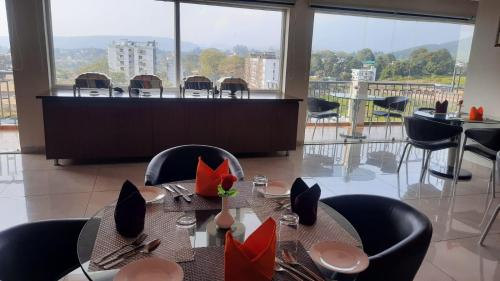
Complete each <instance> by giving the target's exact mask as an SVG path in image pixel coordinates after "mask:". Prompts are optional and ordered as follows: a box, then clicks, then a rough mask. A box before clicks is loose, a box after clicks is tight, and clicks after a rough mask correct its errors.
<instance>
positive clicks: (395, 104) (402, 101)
mask: <svg viewBox="0 0 500 281" xmlns="http://www.w3.org/2000/svg"><path fill="white" fill-rule="evenodd" d="M409 100H410V99H409V98H408V97H401V96H393V97H386V98H384V99H383V100H374V101H373V112H372V114H371V115H370V124H369V126H368V133H370V131H371V129H372V120H373V117H374V116H377V117H384V118H385V137H386V138H387V130H389V131H390V132H391V133H392V129H391V126H389V123H390V121H391V118H400V119H401V136H402V137H403V136H404V132H403V122H404V119H403V115H404V112H405V109H406V105H407V104H408V101H409ZM375 106H378V107H381V108H383V109H385V110H375Z"/></svg>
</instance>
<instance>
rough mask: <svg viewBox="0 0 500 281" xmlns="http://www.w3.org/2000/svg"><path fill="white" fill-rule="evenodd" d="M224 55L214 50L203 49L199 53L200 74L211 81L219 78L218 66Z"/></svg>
mask: <svg viewBox="0 0 500 281" xmlns="http://www.w3.org/2000/svg"><path fill="white" fill-rule="evenodd" d="M225 57H226V55H225V54H224V53H223V52H221V51H219V50H217V49H215V48H211V49H205V50H203V51H202V52H201V53H200V74H201V75H204V76H207V77H208V78H210V79H211V80H212V81H214V80H216V79H217V78H219V77H220V72H219V65H220V64H221V62H222V60H224V58H225Z"/></svg>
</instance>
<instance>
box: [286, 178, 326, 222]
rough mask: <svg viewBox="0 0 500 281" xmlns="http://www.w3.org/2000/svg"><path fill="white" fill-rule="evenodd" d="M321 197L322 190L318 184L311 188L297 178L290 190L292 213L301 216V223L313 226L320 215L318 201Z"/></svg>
mask: <svg viewBox="0 0 500 281" xmlns="http://www.w3.org/2000/svg"><path fill="white" fill-rule="evenodd" d="M320 196H321V188H320V187H319V185H318V184H317V183H316V184H314V185H313V186H312V187H310V188H309V186H307V184H306V183H305V182H304V181H303V180H302V179H301V178H297V179H296V180H295V181H294V182H293V185H292V189H291V190H290V202H291V203H292V212H294V213H296V214H297V215H299V223H300V224H304V225H313V224H314V223H315V222H316V217H317V214H318V201H319V197H320Z"/></svg>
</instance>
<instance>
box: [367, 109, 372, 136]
mask: <svg viewBox="0 0 500 281" xmlns="http://www.w3.org/2000/svg"><path fill="white" fill-rule="evenodd" d="M372 120H373V114H372V115H370V124H369V125H368V134H369V133H370V131H371V130H372Z"/></svg>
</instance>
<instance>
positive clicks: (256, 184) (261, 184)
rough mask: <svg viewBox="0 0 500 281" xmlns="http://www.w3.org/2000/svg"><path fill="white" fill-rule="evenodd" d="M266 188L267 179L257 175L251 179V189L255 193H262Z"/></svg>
mask: <svg viewBox="0 0 500 281" xmlns="http://www.w3.org/2000/svg"><path fill="white" fill-rule="evenodd" d="M266 186H267V177H266V176H262V175H257V176H254V177H253V189H255V190H256V191H263V190H264V189H265V188H266Z"/></svg>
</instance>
